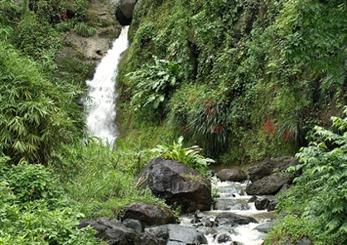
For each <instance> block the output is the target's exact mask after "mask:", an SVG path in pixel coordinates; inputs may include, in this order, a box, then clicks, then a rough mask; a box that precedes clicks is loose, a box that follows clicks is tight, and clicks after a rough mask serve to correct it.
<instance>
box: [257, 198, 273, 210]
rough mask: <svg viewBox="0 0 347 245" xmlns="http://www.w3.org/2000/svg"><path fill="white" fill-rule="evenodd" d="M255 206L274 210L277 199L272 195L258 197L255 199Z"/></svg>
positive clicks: (260, 208)
mask: <svg viewBox="0 0 347 245" xmlns="http://www.w3.org/2000/svg"><path fill="white" fill-rule="evenodd" d="M254 204H255V208H256V209H257V210H265V209H267V210H268V211H274V210H275V208H276V205H277V200H276V199H275V198H274V197H265V198H258V199H257V200H256V201H255V203H254Z"/></svg>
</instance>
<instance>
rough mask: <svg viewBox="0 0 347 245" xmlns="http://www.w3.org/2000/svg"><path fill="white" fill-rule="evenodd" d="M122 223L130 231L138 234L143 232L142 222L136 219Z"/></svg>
mask: <svg viewBox="0 0 347 245" xmlns="http://www.w3.org/2000/svg"><path fill="white" fill-rule="evenodd" d="M122 223H123V225H125V226H126V227H128V228H130V229H133V230H134V231H136V232H137V233H141V232H142V231H143V228H142V225H141V222H140V221H138V220H136V219H126V220H123V222H122Z"/></svg>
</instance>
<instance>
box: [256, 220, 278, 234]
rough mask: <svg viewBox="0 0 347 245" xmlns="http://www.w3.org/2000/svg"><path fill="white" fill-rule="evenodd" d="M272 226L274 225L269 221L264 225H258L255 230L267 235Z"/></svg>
mask: <svg viewBox="0 0 347 245" xmlns="http://www.w3.org/2000/svg"><path fill="white" fill-rule="evenodd" d="M273 224H274V221H269V222H266V223H264V224H260V225H258V226H256V227H255V229H256V230H258V231H260V232H263V233H268V232H269V231H270V229H271V227H272V226H273Z"/></svg>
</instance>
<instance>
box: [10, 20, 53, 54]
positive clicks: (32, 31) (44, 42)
mask: <svg viewBox="0 0 347 245" xmlns="http://www.w3.org/2000/svg"><path fill="white" fill-rule="evenodd" d="M12 39H13V43H14V45H15V46H16V47H18V48H19V49H20V50H22V51H23V52H24V53H25V54H26V55H29V56H31V57H33V58H35V59H37V60H41V59H43V57H42V56H44V55H45V54H46V53H48V52H53V53H54V52H56V51H57V50H58V48H59V46H60V39H59V36H58V33H57V32H56V31H55V30H54V29H53V28H52V27H51V26H50V25H49V24H48V23H47V22H45V21H39V20H38V19H37V17H36V16H35V15H32V14H27V15H25V16H24V18H23V19H22V20H21V21H20V22H19V23H18V25H17V26H16V28H15V31H14V33H13V38H12Z"/></svg>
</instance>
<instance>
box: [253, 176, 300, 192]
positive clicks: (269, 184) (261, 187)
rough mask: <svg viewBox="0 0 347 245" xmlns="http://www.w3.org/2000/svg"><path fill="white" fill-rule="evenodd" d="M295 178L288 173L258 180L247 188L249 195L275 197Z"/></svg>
mask: <svg viewBox="0 0 347 245" xmlns="http://www.w3.org/2000/svg"><path fill="white" fill-rule="evenodd" d="M292 179H293V176H291V175H290V174H286V173H275V174H272V175H270V176H266V177H264V178H261V179H259V180H256V181H254V182H252V183H251V184H249V185H248V186H247V188H246V193H247V194H248V195H275V194H276V193H277V192H278V191H279V190H280V189H281V188H282V186H283V185H286V184H289V183H290V182H291V181H292Z"/></svg>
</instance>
